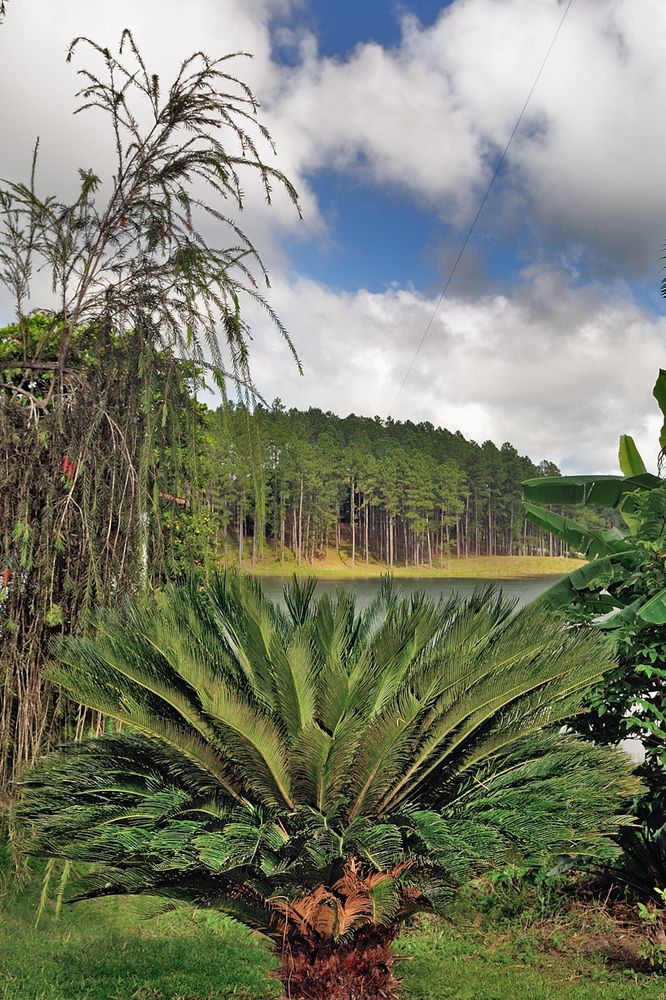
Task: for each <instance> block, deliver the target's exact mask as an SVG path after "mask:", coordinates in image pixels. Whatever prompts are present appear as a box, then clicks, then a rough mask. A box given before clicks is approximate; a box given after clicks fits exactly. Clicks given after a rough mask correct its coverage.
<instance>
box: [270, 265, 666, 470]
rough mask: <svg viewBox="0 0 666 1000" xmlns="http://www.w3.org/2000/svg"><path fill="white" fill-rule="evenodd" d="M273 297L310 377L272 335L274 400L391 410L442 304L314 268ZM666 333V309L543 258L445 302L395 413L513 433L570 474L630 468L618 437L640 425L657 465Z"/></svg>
mask: <svg viewBox="0 0 666 1000" xmlns="http://www.w3.org/2000/svg"><path fill="white" fill-rule="evenodd" d="M274 300H275V303H276V305H277V307H278V309H279V311H280V313H281V315H282V316H283V318H284V319H285V321H286V322H287V324H288V326H289V327H290V329H291V331H292V333H293V334H294V337H295V340H296V343H297V345H298V348H299V351H300V355H301V359H302V361H303V365H304V368H305V377H299V375H298V373H297V371H296V369H295V367H294V366H293V365H292V364H291V363H290V361H289V359H288V358H287V356H286V352H285V351H284V349H283V348H281V346H280V345H279V344H278V343H277V342H276V341H275V340H272V339H270V340H269V339H267V338H265V336H264V335H262V334H260V335H259V339H258V342H257V346H256V350H255V359H256V362H255V373H256V376H257V382H258V385H259V386H260V388H261V390H262V392H263V393H264V395H265V397H266V398H267V399H268V400H270V399H272V398H273V397H275V396H279V397H281V398H282V399H283V400H284V401H285V402H286V403H287V404H288V405H295V406H302V407H308V406H313V407H319V408H320V409H323V410H329V409H330V410H332V411H333V412H335V413H341V414H346V413H349V412H355V413H359V414H366V415H375V414H377V415H379V416H382V417H386V416H387V415H388V412H387V411H388V408H389V407H390V406H391V403H392V401H393V400H394V399H395V395H396V392H397V391H398V388H399V386H400V383H401V381H402V379H403V377H404V374H405V372H406V371H407V368H408V366H409V363H410V361H411V359H412V357H413V355H414V351H415V348H416V345H417V343H418V340H419V338H420V336H421V334H422V332H423V330H424V328H425V325H426V323H427V322H428V320H429V319H430V317H431V315H432V312H433V309H434V305H435V301H434V300H433V299H427V298H424V297H423V296H422V295H420V294H418V293H417V292H416V291H415V290H409V289H404V288H392V289H389V290H387V291H386V292H384V293H382V294H379V293H371V292H368V291H364V290H359V291H358V292H354V293H335V292H333V291H331V290H330V289H329V288H326V287H325V286H323V285H321V284H317V283H315V282H313V281H310V280H308V279H305V278H299V279H297V280H296V281H295V282H294V283H292V284H283V283H280V284H279V285H278V286H277V287H276V288H275V290H274ZM665 336H666V318H654V317H650V316H648V315H647V314H646V313H645V312H644V311H643V310H642V309H641V308H640V306H639V305H637V303H636V302H635V301H634V300H633V298H632V296H631V294H630V293H629V291H628V290H627V289H622V288H616V289H614V290H610V289H609V288H608V287H607V286H588V287H586V288H578V289H573V288H571V287H569V286H568V284H567V280H566V274H563V273H562V272H558V271H549V270H545V269H541V268H538V269H537V268H535V269H532V270H529V271H527V272H526V273H525V274H524V275H523V277H522V280H521V282H520V283H519V285H518V286H517V287H516V288H515V289H513V290H512V291H511V292H510V293H508V294H504V295H491V296H487V297H484V298H480V299H476V300H469V299H468V300H465V299H456V298H452V299H450V300H449V301H445V302H444V303H443V304H442V306H441V308H440V310H439V311H438V313H437V317H436V319H435V322H434V324H433V326H432V330H431V334H430V336H429V338H428V339H427V340H426V342H425V344H424V347H423V349H422V351H421V352H420V354H419V355H418V358H417V360H416V363H415V364H414V367H413V369H412V372H411V374H410V376H409V379H408V380H407V382H406V384H405V387H404V390H403V391H402V393H401V394H400V397H399V399H398V401H397V404H396V406H395V408H394V409H393V410H392V412H391V416H393V417H395V418H398V419H411V420H415V421H419V420H429V421H431V422H432V423H434V424H436V425H440V426H444V427H448V428H449V429H451V430H461V431H462V432H463V434H465V435H466V436H467V437H471V438H473V439H475V440H477V441H484V440H486V439H488V438H489V439H491V440H493V441H495V442H496V443H497V444H498V445H499V444H501V443H502V442H503V441H511V442H512V443H513V444H515V445H516V447H518V448H519V449H520V450H521V451H523V452H525V453H527V454H529V455H530V456H531V457H532V458H534V459H536V460H539V459H541V458H545V457H547V458H549V459H551V460H553V461H555V462H557V463H558V464H559V465H560V466H561V468H562V469H563V470H565V471H566V472H569V473H575V472H590V471H605V472H617V452H616V447H617V440H618V437H619V435H620V434H621V433H632V434H633V435H634V436H635V438H636V441H637V443H638V444H639V447H640V448H641V449H642V451H643V453H644V456H645V458H646V461H650V463H651V464H652V463H653V462H654V460H655V459H656V451H657V437H658V427H659V419H658V410H657V408H656V404H655V403H654V401H653V400H652V398H651V390H652V385H653V383H654V380H655V375H656V372H657V369H658V368H659V365H660V363H662V364H663V354H664V352H663V344H664V338H665Z"/></svg>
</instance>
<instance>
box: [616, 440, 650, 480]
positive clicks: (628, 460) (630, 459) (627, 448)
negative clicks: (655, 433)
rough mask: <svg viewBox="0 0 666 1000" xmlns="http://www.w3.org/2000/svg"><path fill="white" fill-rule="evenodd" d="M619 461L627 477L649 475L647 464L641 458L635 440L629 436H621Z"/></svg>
mask: <svg viewBox="0 0 666 1000" xmlns="http://www.w3.org/2000/svg"><path fill="white" fill-rule="evenodd" d="M619 460H620V468H621V469H622V472H623V473H624V475H625V476H643V475H646V474H647V469H646V468H645V462H644V461H643V459H642V458H641V456H640V453H639V451H638V448H637V447H636V444H635V442H634V439H633V438H632V437H631V436H630V435H629V434H621V435H620V449H619Z"/></svg>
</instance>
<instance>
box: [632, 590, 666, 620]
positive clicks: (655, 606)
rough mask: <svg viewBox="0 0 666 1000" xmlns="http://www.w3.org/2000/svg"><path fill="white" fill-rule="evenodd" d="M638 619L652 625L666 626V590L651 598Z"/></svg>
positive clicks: (639, 613)
mask: <svg viewBox="0 0 666 1000" xmlns="http://www.w3.org/2000/svg"><path fill="white" fill-rule="evenodd" d="M638 617H639V618H642V619H643V621H644V622H649V623H650V625H666V590H661V591H660V592H659V593H658V594H655V596H654V597H651V598H650V600H649V601H648V602H647V604H644V605H643V607H642V608H641V609H640V611H639V612H638Z"/></svg>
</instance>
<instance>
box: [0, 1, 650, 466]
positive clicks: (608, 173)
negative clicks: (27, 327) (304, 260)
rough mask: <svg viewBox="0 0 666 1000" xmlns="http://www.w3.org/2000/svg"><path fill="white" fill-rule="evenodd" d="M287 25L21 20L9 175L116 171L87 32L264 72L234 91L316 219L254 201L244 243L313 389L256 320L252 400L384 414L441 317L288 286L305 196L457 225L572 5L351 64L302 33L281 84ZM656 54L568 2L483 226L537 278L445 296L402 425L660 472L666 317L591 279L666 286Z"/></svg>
mask: <svg viewBox="0 0 666 1000" xmlns="http://www.w3.org/2000/svg"><path fill="white" fill-rule="evenodd" d="M290 6H293V7H297V0H293V4H292V3H291V2H290V0H224V2H223V3H220V2H219V0H189V2H188V4H187V10H186V15H184V6H183V4H182V3H180V2H179V0H160V2H158V0H142V2H141V3H138V2H137V0H116V2H113V3H112V2H111V0H99V2H97V3H94V4H91V3H88V2H84V0H66V2H64V3H60V4H54V3H52V2H51V0H16V2H12V4H11V6H10V8H9V10H8V15H7V19H6V22H5V24H4V25H3V26H2V28H1V29H0V93H1V94H2V97H3V99H2V101H0V134H2V136H3V148H2V155H1V158H2V165H1V167H2V169H1V170H0V174H2V175H3V176H16V175H20V176H25V172H26V167H27V165H28V163H29V155H30V149H31V144H32V140H33V138H34V136H35V135H36V134H40V135H41V137H42V150H43V156H44V174H43V176H44V178H45V187H47V188H50V187H56V188H57V187H60V186H61V185H63V184H66V178H69V177H70V176H71V177H75V176H76V171H75V168H76V167H77V166H79V165H84V166H88V165H90V166H93V167H95V168H97V169H98V170H99V171H100V172H101V171H103V170H104V168H105V166H107V168H108V169H110V161H109V160H108V156H107V153H106V152H105V146H104V140H103V135H104V130H103V126H102V124H101V122H95V120H94V119H93V118H91V117H90V116H88V117H85V116H79V117H77V118H73V117H72V116H71V114H70V112H71V110H72V109H73V107H74V100H73V97H72V93H73V89H74V83H75V74H74V68H73V67H72V66H67V65H66V64H65V62H64V51H65V48H66V45H67V43H68V42H69V41H70V40H71V37H72V36H73V35H74V34H80V33H84V34H90V35H91V36H92V37H94V38H96V39H99V40H101V41H105V42H112V41H113V40H114V39H116V38H117V37H118V36H119V34H120V30H121V28H122V27H123V26H125V25H126V24H130V25H131V26H132V28H133V30H134V32H135V34H136V37H137V39H138V40H139V42H140V44H141V46H142V48H143V49H144V50H145V53H146V55H147V57H148V59H149V61H150V62H151V63H152V62H156V63H157V65H158V67H159V68H160V70H161V72H162V73H163V75H164V76H165V77H166V76H168V74H169V73H170V72H172V71H173V70H174V68H175V67H176V65H177V63H178V61H179V59H180V58H182V56H183V55H184V54H186V53H189V52H190V51H193V50H194V49H197V48H204V49H205V50H206V51H208V52H209V53H211V54H217V53H220V54H221V53H224V52H227V51H230V50H235V49H243V50H249V51H252V52H254V53H255V58H254V59H253V60H252V62H249V63H246V64H243V65H242V67H241V68H240V69H239V73H240V75H241V76H242V77H243V78H246V79H247V80H248V81H249V82H250V83H251V84H252V86H253V87H254V89H255V90H256V92H257V93H258V95H259V96H260V98H261V100H262V104H263V106H264V114H265V117H266V118H267V120H268V123H269V125H270V127H271V131H272V132H273V134H274V137H275V139H276V140H277V143H278V154H279V155H278V159H277V161H276V162H277V163H278V165H279V166H280V167H282V168H283V169H284V170H285V172H286V173H287V174H288V175H289V176H290V177H292V179H293V180H294V181H295V182H296V184H297V187H298V188H299V190H300V191H301V194H302V196H303V202H304V209H305V213H306V222H305V223H304V224H303V225H299V224H298V223H297V222H296V219H295V215H294V212H293V210H292V208H291V206H290V205H289V204H288V202H287V199H286V198H283V197H279V196H278V197H277V198H276V204H275V206H274V208H273V209H271V210H266V209H265V207H264V206H263V205H261V204H260V201H261V199H260V198H259V197H257V192H256V191H255V190H254V189H252V188H250V190H249V191H248V204H249V208H248V211H247V213H246V217H245V218H244V219H243V220H242V222H243V225H244V227H245V228H246V230H247V231H248V232H249V234H250V235H251V236H252V237H253V238H254V240H255V242H256V243H257V245H258V246H259V247H260V248H261V249H262V250H263V251H264V255H265V258H266V260H267V263H268V265H269V268H270V269H271V272H272V274H273V277H274V290H273V293H272V294H271V296H270V299H271V302H272V304H273V305H275V307H276V308H277V310H278V313H279V314H280V315H281V317H282V318H283V319H284V320H285V322H286V324H287V326H288V328H289V329H290V331H291V333H292V334H293V337H294V340H295V342H296V345H297V347H298V350H299V352H300V354H301V356H302V359H303V361H304V365H305V370H306V377H305V378H302V379H301V378H299V376H298V375H297V373H296V371H295V368H294V367H293V365H292V364H291V362H290V360H289V357H288V353H287V351H286V350H285V349H284V348H283V347H282V346H281V345H280V344H279V342H278V340H277V338H276V336H275V335H274V334H273V333H271V334H270V335H269V334H268V332H267V328H266V324H265V321H264V319H263V317H262V318H260V317H257V321H256V339H255V343H254V349H253V355H254V369H255V374H256V378H257V382H258V385H259V388H260V389H261V390H262V391H263V392H264V394H265V395H266V396H267V397H269V398H270V397H272V396H275V395H280V396H281V397H282V398H283V399H284V400H285V402H286V403H287V404H288V405H304V406H309V405H312V406H319V407H321V408H323V409H329V408H330V409H332V410H334V411H336V412H339V413H346V412H348V411H350V410H354V411H356V412H358V413H365V414H375V413H378V414H380V415H385V414H386V412H387V407H388V406H390V404H391V402H392V400H393V399H394V397H395V394H396V391H397V389H398V386H399V385H400V382H401V380H402V378H403V376H404V374H405V371H406V370H407V367H408V365H409V363H410V360H411V358H412V356H413V352H414V349H415V346H416V343H417V342H418V339H419V337H420V336H421V333H422V331H423V329H424V327H425V325H426V323H427V321H428V319H429V317H430V315H431V313H432V308H433V305H434V302H433V301H431V300H430V299H427V298H425V297H423V296H422V295H420V294H419V293H418V292H417V291H415V290H411V289H405V288H391V289H389V290H388V291H386V292H385V293H383V294H371V293H369V292H367V291H364V290H362V289H360V290H359V291H357V292H353V293H351V292H350V293H347V294H338V293H335V292H334V291H332V290H331V289H330V288H327V287H326V286H324V285H319V284H316V283H315V282H313V281H311V280H309V279H308V278H307V277H306V276H298V275H296V276H292V277H291V278H288V277H286V275H288V274H289V261H288V258H287V256H286V251H285V249H284V241H283V237H284V235H285V233H287V232H289V233H290V234H293V233H302V234H303V235H304V236H312V235H313V234H319V235H321V234H322V233H323V231H324V229H325V224H324V222H323V220H322V219H321V217H320V214H319V208H318V205H317V202H316V198H315V196H314V194H313V188H312V183H313V178H315V177H316V172H317V170H319V169H320V168H322V167H331V166H333V167H335V168H336V169H338V170H340V171H343V172H347V173H351V174H361V175H363V177H364V178H365V179H366V180H368V179H369V180H370V181H371V182H373V183H375V184H380V185H390V186H392V187H396V188H398V189H400V190H402V192H403V193H404V194H405V196H406V197H416V198H419V199H423V200H425V201H426V202H427V203H428V204H429V205H430V206H431V207H432V211H433V212H436V213H438V214H439V215H440V216H441V217H442V218H445V219H448V220H453V221H455V222H457V223H458V224H461V225H464V223H465V222H466V221H467V220H468V219H469V218H470V217H471V214H473V212H474V211H475V209H476V205H477V204H478V197H479V192H480V191H482V190H483V186H484V184H485V183H486V182H487V179H488V177H489V171H490V169H491V168H492V165H493V164H494V162H495V161H496V158H497V155H498V152H499V150H500V149H501V148H502V146H503V144H504V142H505V140H506V138H507V136H508V135H509V133H510V131H511V129H512V127H513V124H514V122H515V119H516V115H517V113H518V111H519V109H520V107H521V105H522V102H523V100H524V98H525V95H526V93H527V90H528V89H529V87H530V85H531V83H532V81H533V79H534V76H535V73H536V71H537V69H538V66H539V64H540V62H541V59H542V56H543V53H544V52H545V50H546V48H547V46H548V44H549V42H550V40H551V38H552V34H553V32H554V30H555V27H556V25H557V23H558V20H559V18H560V16H561V13H562V9H563V7H562V4H561V3H558V2H557V0H455V2H454V3H452V4H451V5H450V6H448V7H447V8H445V9H444V10H443V12H442V14H441V16H440V18H439V19H438V20H437V22H436V23H435V24H434V25H433V26H432V27H429V28H423V27H422V26H420V25H419V24H418V23H417V22H416V21H415V20H414V19H413V18H409V17H407V18H405V19H404V20H403V35H402V41H401V43H400V44H399V45H398V46H397V47H395V48H393V49H382V48H381V47H379V46H378V45H360V46H358V47H357V48H356V49H355V50H354V51H353V52H352V53H351V54H350V56H349V57H348V58H346V59H344V60H334V59H322V58H320V57H319V55H318V54H317V50H316V44H315V42H314V39H313V37H312V36H311V35H310V34H308V33H307V32H302V33H301V34H300V35H299V34H298V30H297V29H296V31H295V35H296V37H298V38H299V39H300V44H301V53H302V61H301V63H300V65H298V66H297V67H296V68H288V67H284V66H278V65H277V64H276V63H275V62H273V61H272V60H271V37H270V18H271V15H272V14H274V13H275V12H281V13H284V12H285V11H287V10H288V9H289V8H290ZM665 35H666V6H664V4H663V3H662V2H660V0H641V3H640V4H637V3H636V2H635V0H634V2H631V0H576V3H575V4H574V5H573V7H572V8H571V12H570V14H569V16H568V18H567V20H566V23H565V26H564V28H563V30H562V33H561V36H560V38H559V39H558V42H557V45H556V47H555V49H554V51H553V54H552V57H551V59H550V60H549V63H548V65H547V67H546V70H545V72H544V74H543V77H542V79H541V81H540V83H539V86H538V88H537V91H536V92H535V95H534V98H533V101H532V103H531V105H530V109H529V111H528V114H527V115H526V118H525V121H524V128H523V129H521V132H520V133H519V135H518V136H517V138H516V141H515V143H514V145H513V146H512V150H511V154H510V157H509V162H508V171H507V172H506V174H505V175H504V176H503V177H501V178H500V181H499V184H498V187H497V189H496V190H495V192H494V194H493V198H492V205H489V206H488V208H489V210H490V211H489V212H488V213H487V214H484V216H483V217H482V219H481V223H480V227H479V231H480V232H483V231H486V232H487V231H488V229H489V228H492V227H493V226H499V227H503V230H502V231H503V234H504V236H505V238H506V237H507V236H508V237H510V238H513V239H518V235H517V234H518V232H519V231H521V232H522V229H524V224H526V226H527V228H528V229H531V230H532V231H533V232H534V233H535V234H536V236H537V237H538V236H540V237H543V238H544V239H545V249H544V246H543V245H542V247H541V249H540V250H538V251H537V250H536V243H535V244H533V245H532V247H531V248H530V249H531V250H532V251H534V253H533V261H535V262H534V263H532V265H531V267H529V268H528V269H527V270H526V271H525V273H524V275H523V277H522V280H521V281H520V282H519V283H518V284H517V285H516V286H515V287H513V288H512V287H509V286H507V287H506V289H503V290H502V291H503V293H502V294H494V295H485V296H483V297H477V298H473V297H472V296H471V295H470V294H466V295H465V296H463V295H462V294H461V287H462V286H461V285H460V284H458V285H454V286H453V288H452V296H453V297H452V298H451V299H449V300H448V301H445V302H444V304H443V306H442V308H441V310H440V312H439V314H438V317H437V320H436V322H435V324H434V326H433V329H432V333H431V335H430V337H429V339H428V341H427V342H426V345H425V347H424V349H423V351H422V352H421V354H420V355H419V357H418V359H417V361H416V363H415V365H414V370H413V372H412V374H411V376H410V379H409V381H408V382H407V385H406V387H405V391H404V392H403V393H402V394H401V396H400V399H399V402H398V405H397V407H396V411H395V413H394V414H393V415H394V416H395V417H400V418H407V417H409V418H411V419H415V420H419V419H424V420H431V421H432V422H433V423H439V424H442V425H444V426H448V427H449V428H450V429H452V430H455V429H460V430H462V431H463V433H465V434H466V435H468V436H471V437H474V438H476V439H478V440H483V439H484V438H486V437H490V438H492V439H493V440H495V441H496V442H498V443H501V442H502V441H503V440H510V441H512V442H513V443H515V444H516V446H518V447H519V448H520V449H521V450H523V451H526V452H528V453H529V454H531V455H532V457H534V458H536V459H539V458H541V457H546V456H547V457H549V458H552V459H553V460H555V461H558V462H559V463H560V464H561V465H562V467H563V468H564V469H565V470H567V471H591V470H606V471H612V470H614V469H615V442H616V439H617V436H618V434H619V433H621V432H632V433H634V435H635V436H636V438H637V440H638V441H639V443H640V444H641V446H642V447H643V448H644V450H645V454H646V456H650V457H652V456H653V454H654V450H655V441H656V431H657V427H658V423H659V421H658V418H657V417H656V415H655V407H654V404H653V401H652V399H651V395H650V393H651V387H652V384H653V382H654V378H655V375H656V371H657V368H658V367H659V366H660V365H662V366H663V365H664V362H665V355H666V351H664V343H665V335H666V320H663V319H660V318H655V317H653V316H651V315H650V314H649V313H648V312H646V311H645V310H643V309H642V308H641V307H640V305H639V304H637V302H636V301H635V300H634V298H633V297H632V295H631V293H630V291H629V290H628V288H627V287H625V286H622V285H621V284H619V283H617V284H611V283H609V282H608V281H606V280H602V278H601V277H600V276H602V275H604V273H605V272H604V258H610V264H609V265H608V266H609V267H610V269H611V271H613V269H614V270H615V272H616V273H617V274H619V275H621V276H623V275H625V274H627V275H631V274H634V273H636V274H638V273H643V274H648V275H654V280H655V284H656V277H657V276H656V272H657V263H656V257H657V248H658V246H659V244H660V243H661V242H662V240H664V239H666V215H665V214H664V213H663V212H660V210H659V206H660V204H661V202H662V200H663V198H662V191H661V188H662V184H663V177H664V176H666V136H664V135H663V134H662V133H663V130H661V129H660V128H659V123H660V121H661V112H662V108H663V107H664V106H665V105H666V63H664V60H663V53H662V39H663V38H664V37H665ZM484 227H485V229H484ZM549 246H550V247H552V248H553V249H552V252H551V251H550V250H549V249H548V247H549ZM591 261H592V262H593V263H595V264H598V268H599V270H598V274H597V276H596V277H595V278H594V280H592V281H590V277H589V267H590V262H591ZM585 281H587V282H588V283H587V284H581V282H585ZM1 313H2V309H0V320H2V318H3V317H2V315H1Z"/></svg>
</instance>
